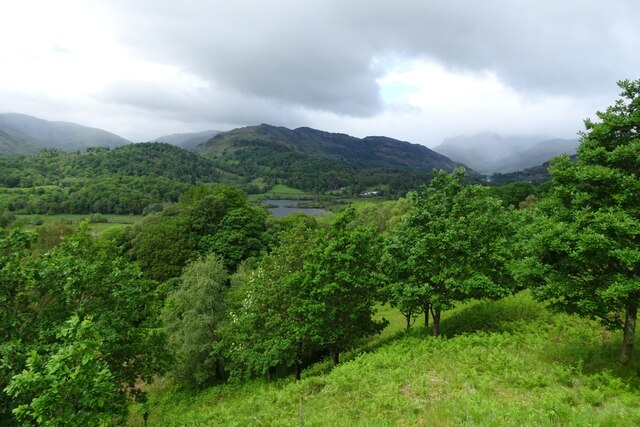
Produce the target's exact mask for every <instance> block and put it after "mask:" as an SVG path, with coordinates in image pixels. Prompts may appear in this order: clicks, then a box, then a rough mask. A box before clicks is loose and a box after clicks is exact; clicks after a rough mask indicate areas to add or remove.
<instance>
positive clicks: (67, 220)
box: [16, 214, 143, 233]
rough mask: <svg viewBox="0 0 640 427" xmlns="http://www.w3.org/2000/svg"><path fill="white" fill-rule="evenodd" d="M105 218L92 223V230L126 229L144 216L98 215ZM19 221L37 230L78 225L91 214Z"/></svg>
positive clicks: (31, 217)
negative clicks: (53, 226) (62, 225)
mask: <svg viewBox="0 0 640 427" xmlns="http://www.w3.org/2000/svg"><path fill="white" fill-rule="evenodd" d="M98 215H100V217H102V218H104V220H106V221H104V222H91V221H90V226H91V229H92V230H93V231H95V232H97V233H101V232H103V231H104V230H107V229H109V228H112V227H124V226H128V225H133V224H137V223H138V222H140V221H141V220H142V218H143V216H142V215H114V214H98ZM16 218H17V221H19V222H20V223H22V224H23V225H24V228H25V229H27V230H35V229H37V228H38V227H40V226H43V225H55V224H60V223H62V224H67V225H78V224H79V223H80V222H82V221H85V220H89V218H90V215H89V214H59V215H16Z"/></svg>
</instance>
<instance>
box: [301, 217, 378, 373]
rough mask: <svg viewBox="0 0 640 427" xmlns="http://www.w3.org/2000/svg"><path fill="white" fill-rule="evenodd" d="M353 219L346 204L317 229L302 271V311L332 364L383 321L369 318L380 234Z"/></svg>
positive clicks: (375, 297) (375, 295)
mask: <svg viewBox="0 0 640 427" xmlns="http://www.w3.org/2000/svg"><path fill="white" fill-rule="evenodd" d="M354 218H355V211H354V210H353V208H351V207H347V208H346V209H345V210H344V211H343V212H341V213H340V214H339V215H338V217H337V218H336V220H335V221H334V223H333V224H332V226H331V227H330V228H329V229H326V230H320V232H319V235H318V237H317V238H316V241H315V245H314V247H313V249H312V250H311V252H309V254H308V256H307V257H306V258H305V265H304V271H303V274H304V278H303V284H304V291H303V292H305V293H306V294H307V295H308V303H307V306H306V307H305V308H304V313H303V316H304V317H305V319H307V320H308V321H309V322H311V330H312V331H313V334H315V339H316V340H317V342H318V344H320V345H321V346H323V347H325V348H327V349H328V350H329V351H330V352H331V355H332V358H333V361H334V363H335V364H337V363H338V361H339V354H340V352H341V351H343V350H345V349H347V348H349V347H350V346H352V345H354V344H355V343H356V341H357V340H358V339H360V338H363V337H366V336H369V335H372V334H376V333H379V332H380V331H381V330H382V329H383V328H384V327H385V326H386V323H387V322H386V321H385V320H384V319H382V320H380V321H378V320H374V318H373V314H374V311H375V303H376V302H377V301H378V300H379V299H380V280H379V278H378V276H377V273H376V256H377V253H378V250H379V247H380V239H379V236H378V235H377V234H376V233H375V231H374V230H373V229H370V228H369V229H368V228H363V227H359V226H356V227H352V221H353V219H354Z"/></svg>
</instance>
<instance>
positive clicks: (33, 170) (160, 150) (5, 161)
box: [0, 143, 223, 214]
mask: <svg viewBox="0 0 640 427" xmlns="http://www.w3.org/2000/svg"><path fill="white" fill-rule="evenodd" d="M221 180H223V178H222V174H221V172H220V171H219V170H218V169H217V168H216V167H215V165H213V164H212V163H211V161H209V160H207V159H205V158H203V157H200V156H198V155H197V154H194V153H190V152H188V151H185V150H183V149H181V148H178V147H175V146H173V145H169V144H161V143H140V144H130V145H125V146H122V147H117V148H114V149H108V148H92V149H90V150H88V151H86V152H84V153H64V152H60V151H55V150H45V151H43V152H41V153H39V154H37V155H35V156H26V157H18V158H11V157H5V158H2V157H0V207H3V206H7V207H9V210H11V211H14V212H16V213H22V214H45V213H52V214H59V213H76V214H84V213H91V212H100V213H113V214H141V213H143V212H148V211H149V209H151V208H153V209H161V208H162V204H163V203H170V202H175V201H177V200H178V198H179V196H180V194H182V193H184V192H185V191H186V190H187V189H188V188H189V187H190V186H192V185H194V184H199V183H208V182H220V181H221ZM2 186H4V187H7V188H6V189H2V188H1V187H2ZM145 209H146V211H145Z"/></svg>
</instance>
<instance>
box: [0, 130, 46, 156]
mask: <svg viewBox="0 0 640 427" xmlns="http://www.w3.org/2000/svg"><path fill="white" fill-rule="evenodd" d="M44 148H45V147H44V146H42V145H40V144H37V143H35V142H32V141H29V140H26V139H24V138H21V137H19V136H12V135H9V134H8V133H6V132H4V131H3V130H2V129H0V154H6V155H9V156H23V155H30V154H35V153H37V152H38V151H40V150H43V149H44Z"/></svg>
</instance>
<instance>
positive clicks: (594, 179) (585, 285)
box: [526, 80, 640, 364]
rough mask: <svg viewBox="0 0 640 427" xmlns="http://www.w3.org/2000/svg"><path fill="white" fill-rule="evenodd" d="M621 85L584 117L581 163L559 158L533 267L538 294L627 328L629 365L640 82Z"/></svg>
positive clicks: (637, 279) (636, 281)
mask: <svg viewBox="0 0 640 427" xmlns="http://www.w3.org/2000/svg"><path fill="white" fill-rule="evenodd" d="M618 85H619V86H620V88H621V89H622V93H621V94H620V98H619V99H618V100H617V101H616V102H615V103H614V105H612V106H610V107H608V108H607V109H606V111H604V112H597V113H596V114H597V116H598V119H599V120H598V121H592V120H590V119H587V120H585V127H586V130H585V131H584V132H582V134H581V135H582V142H581V144H580V146H579V148H578V159H577V161H576V162H571V161H570V159H569V158H568V157H566V156H562V157H560V158H557V159H556V160H555V161H554V162H553V164H552V167H551V169H550V171H551V173H552V175H553V179H554V187H553V190H552V192H551V194H550V197H549V199H548V200H547V202H546V203H543V204H542V206H541V212H542V214H543V217H542V218H541V219H540V221H539V223H538V227H537V229H535V230H534V231H532V232H531V233H530V234H531V237H532V239H533V240H532V247H533V248H534V253H535V256H533V257H532V258H529V259H528V260H527V263H528V265H527V269H526V270H527V271H528V274H530V277H529V278H530V279H531V282H532V284H533V285H534V286H535V293H536V295H537V296H538V297H539V298H543V299H548V300H550V301H551V302H552V304H553V305H554V306H556V307H558V308H561V309H563V310H566V311H568V312H572V313H578V314H580V315H583V316H589V317H594V318H598V319H600V320H602V321H604V322H605V323H606V324H608V325H611V326H613V327H619V328H622V329H623V331H624V338H623V345H622V350H621V355H620V361H621V363H623V364H628V363H630V362H631V360H632V352H633V346H634V337H635V323H636V318H637V311H638V303H639V301H640V176H639V172H640V80H636V81H621V82H619V83H618Z"/></svg>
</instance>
